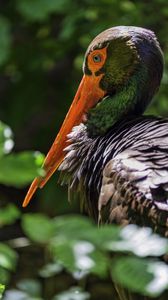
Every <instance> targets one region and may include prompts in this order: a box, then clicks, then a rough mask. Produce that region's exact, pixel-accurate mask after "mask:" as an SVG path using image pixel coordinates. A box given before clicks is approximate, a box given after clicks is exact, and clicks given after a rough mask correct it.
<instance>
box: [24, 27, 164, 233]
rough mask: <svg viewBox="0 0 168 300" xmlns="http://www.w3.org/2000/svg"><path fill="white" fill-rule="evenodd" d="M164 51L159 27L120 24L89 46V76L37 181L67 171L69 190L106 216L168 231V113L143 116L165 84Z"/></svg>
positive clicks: (86, 64)
mask: <svg viewBox="0 0 168 300" xmlns="http://www.w3.org/2000/svg"><path fill="white" fill-rule="evenodd" d="M162 72H163V55H162V51H161V49H160V46H159V43H158V41H157V38H156V36H155V34H154V33H153V32H152V31H150V30H147V29H144V28H140V27H133V26H118V27H113V28H109V29H107V30H105V31H104V32H102V33H100V34H99V35H98V36H97V37H96V38H95V39H94V40H93V41H92V42H91V44H90V45H89V47H88V49H87V51H86V54H85V59H84V64H83V73H84V75H83V78H82V81H81V83H80V85H79V88H78V90H77V93H76V95H75V98H74V100H73V102H72V105H71V107H70V109H69V111H68V114H67V116H66V118H65V120H64V122H63V125H62V127H61V129H60V131H59V133H58V135H57V137H56V139H55V141H54V143H53V145H52V146H51V149H50V150H49V152H48V154H47V156H46V158H45V161H44V165H43V168H44V170H45V176H44V177H38V178H35V179H34V181H33V183H32V185H31V186H30V188H29V191H28V193H27V195H26V197H25V200H24V203H23V206H26V205H27V204H28V203H29V201H30V199H31V198H32V196H33V194H34V192H35V191H36V189H37V188H42V187H43V186H44V185H45V183H46V182H47V181H48V180H49V178H50V177H51V176H52V174H53V173H54V172H55V171H56V170H57V169H58V167H59V170H61V174H62V181H63V183H67V184H68V186H69V192H70V197H74V195H75V197H76V196H78V198H79V200H80V201H81V203H82V205H83V207H84V209H85V210H86V211H87V213H88V214H89V215H91V216H92V217H94V219H95V220H96V221H98V222H100V223H118V224H122V225H125V224H128V223H136V224H138V225H140V226H150V227H152V228H153V230H154V231H155V232H159V233H160V234H163V235H165V236H168V119H163V118H161V117H155V116H145V115H143V113H144V111H145V109H146V107H147V105H148V104H149V103H150V102H151V100H152V98H153V96H154V94H155V93H156V92H157V91H158V88H159V85H160V81H161V78H162Z"/></svg>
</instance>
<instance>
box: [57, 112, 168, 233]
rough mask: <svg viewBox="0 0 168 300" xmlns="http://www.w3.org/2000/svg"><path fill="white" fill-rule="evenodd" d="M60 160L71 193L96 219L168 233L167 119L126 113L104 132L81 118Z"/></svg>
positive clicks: (63, 178) (63, 176) (64, 181)
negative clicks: (93, 130) (91, 131)
mask: <svg viewBox="0 0 168 300" xmlns="http://www.w3.org/2000/svg"><path fill="white" fill-rule="evenodd" d="M68 139H69V142H70V146H68V147H67V148H66V149H65V150H64V151H66V152H67V154H66V157H65V159H64V161H63V163H62V164H61V166H60V170H61V180H62V183H67V184H68V185H69V195H70V198H72V197H73V195H74V194H75V195H77V197H78V198H79V200H80V202H81V204H82V207H83V208H84V210H86V211H87V212H88V214H89V215H91V216H92V217H94V218H95V220H96V221H98V220H99V221H100V222H115V223H119V224H127V223H136V224H139V225H145V226H148V225H149V226H151V227H152V228H153V229H154V231H157V232H160V233H161V234H164V235H168V120H166V119H162V118H159V117H150V116H141V117H136V118H135V117H129V118H127V119H125V120H122V121H120V122H117V123H116V124H115V125H114V126H113V127H112V128H111V129H110V130H109V131H108V132H107V133H106V134H105V135H103V136H99V137H92V138H91V137H89V136H88V133H87V129H86V126H85V125H84V124H80V125H79V126H76V127H74V128H73V130H72V132H71V133H70V134H69V135H68Z"/></svg>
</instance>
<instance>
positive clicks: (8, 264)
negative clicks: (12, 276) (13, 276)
mask: <svg viewBox="0 0 168 300" xmlns="http://www.w3.org/2000/svg"><path fill="white" fill-rule="evenodd" d="M16 262H17V254H16V252H15V251H14V250H13V249H12V248H10V247H9V246H8V245H6V244H4V243H0V266H1V267H3V268H5V269H8V270H10V271H14V270H15V267H16Z"/></svg>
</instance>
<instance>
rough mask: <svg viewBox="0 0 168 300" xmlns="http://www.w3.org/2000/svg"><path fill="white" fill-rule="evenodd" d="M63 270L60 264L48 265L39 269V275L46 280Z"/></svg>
mask: <svg viewBox="0 0 168 300" xmlns="http://www.w3.org/2000/svg"><path fill="white" fill-rule="evenodd" d="M62 270H63V266H62V264H60V263H58V262H57V263H54V262H53V263H49V264H47V265H45V266H44V267H43V268H41V269H40V271H39V274H40V276H41V277H44V278H48V277H51V276H54V275H56V274H59V273H60V272H61V271H62Z"/></svg>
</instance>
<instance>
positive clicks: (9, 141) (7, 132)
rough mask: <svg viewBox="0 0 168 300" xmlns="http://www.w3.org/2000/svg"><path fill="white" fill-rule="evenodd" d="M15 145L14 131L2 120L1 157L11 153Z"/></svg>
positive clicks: (0, 133) (0, 135)
mask: <svg viewBox="0 0 168 300" xmlns="http://www.w3.org/2000/svg"><path fill="white" fill-rule="evenodd" d="M13 146H14V142H13V133H12V130H11V129H10V127H9V126H7V125H6V124H4V123H2V122H1V121H0V158H1V157H2V156H4V155H5V154H7V153H9V152H10V151H11V150H12V148H13Z"/></svg>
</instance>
